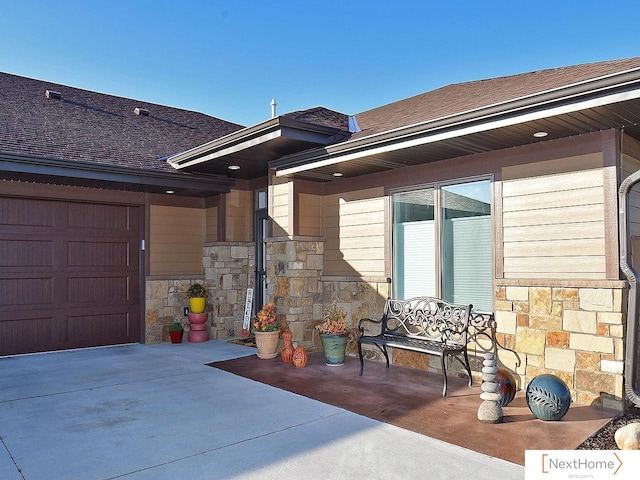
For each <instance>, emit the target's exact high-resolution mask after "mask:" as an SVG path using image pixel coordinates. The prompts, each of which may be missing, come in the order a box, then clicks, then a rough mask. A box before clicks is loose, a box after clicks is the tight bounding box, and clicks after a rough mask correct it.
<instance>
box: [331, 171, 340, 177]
mask: <svg viewBox="0 0 640 480" xmlns="http://www.w3.org/2000/svg"><path fill="white" fill-rule="evenodd" d="M333 176H334V177H341V176H342V174H341V173H340V172H336V173H334V174H333Z"/></svg>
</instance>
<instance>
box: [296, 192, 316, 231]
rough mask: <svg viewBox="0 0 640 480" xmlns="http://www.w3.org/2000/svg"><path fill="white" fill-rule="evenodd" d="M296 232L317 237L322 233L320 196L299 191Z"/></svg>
mask: <svg viewBox="0 0 640 480" xmlns="http://www.w3.org/2000/svg"><path fill="white" fill-rule="evenodd" d="M298 205H299V209H298V210H299V212H300V213H299V220H298V221H299V224H298V234H299V235H309V236H312V237H319V236H321V235H322V197H321V196H320V195H311V194H308V193H301V194H300V195H299V196H298Z"/></svg>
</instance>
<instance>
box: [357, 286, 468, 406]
mask: <svg viewBox="0 0 640 480" xmlns="http://www.w3.org/2000/svg"><path fill="white" fill-rule="evenodd" d="M471 308H472V305H461V304H454V303H450V302H446V301H444V300H441V299H438V298H433V297H415V298H411V299H408V300H399V299H392V298H390V299H387V301H386V303H385V308H384V313H383V315H382V318H380V319H379V320H374V319H370V318H362V319H360V321H359V322H358V330H359V332H360V334H359V336H358V355H359V356H360V375H362V372H363V369H364V357H363V354H362V345H375V346H376V347H377V348H378V349H380V351H381V352H382V353H383V354H384V356H385V359H386V361H387V368H388V367H389V353H388V351H387V347H393V348H400V349H405V350H412V351H416V352H422V353H427V354H431V355H437V356H439V357H440V358H441V365H442V373H443V377H444V387H443V390H442V396H446V395H447V369H446V359H447V357H452V358H456V359H457V360H458V361H459V362H460V363H461V364H462V365H463V366H464V368H465V370H466V371H467V374H468V375H469V386H471V385H472V377H471V366H470V364H469V357H468V354H467V339H468V330H469V317H470V314H471ZM365 327H367V328H365ZM371 329H375V330H379V331H378V333H373V334H372V333H371Z"/></svg>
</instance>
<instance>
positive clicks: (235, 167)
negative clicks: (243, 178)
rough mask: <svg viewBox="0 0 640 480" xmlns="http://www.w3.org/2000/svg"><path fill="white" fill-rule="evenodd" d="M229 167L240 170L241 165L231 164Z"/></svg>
mask: <svg viewBox="0 0 640 480" xmlns="http://www.w3.org/2000/svg"><path fill="white" fill-rule="evenodd" d="M227 168H228V169H229V170H240V165H229V166H228V167H227Z"/></svg>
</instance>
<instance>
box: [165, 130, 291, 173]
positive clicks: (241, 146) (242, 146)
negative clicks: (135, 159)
mask: <svg viewBox="0 0 640 480" xmlns="http://www.w3.org/2000/svg"><path fill="white" fill-rule="evenodd" d="M280 136H282V129H280V128H279V129H277V130H275V131H273V132H270V133H265V134H263V135H260V136H258V137H255V138H252V139H250V140H245V141H244V142H240V143H238V144H236V145H232V146H230V147H226V148H223V149H221V150H216V151H215V152H211V153H208V154H207V155H203V156H202V157H198V158H194V159H193V160H190V161H188V162H185V163H179V164H178V163H176V161H179V160H180V157H185V156H188V155H189V154H190V152H191V150H188V151H186V152H182V153H178V154H177V155H174V156H172V157H169V158H168V159H167V162H169V163H170V164H171V166H173V167H174V168H175V169H177V170H180V169H182V168H186V167H190V166H193V165H197V164H199V163H202V162H207V161H209V160H213V159H214V158H220V157H224V156H225V155H230V154H232V153H237V152H240V151H242V150H246V149H248V148H251V147H255V146H256V145H260V144H261V143H266V142H268V141H269V140H273V139H274V138H278V137H280Z"/></svg>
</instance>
